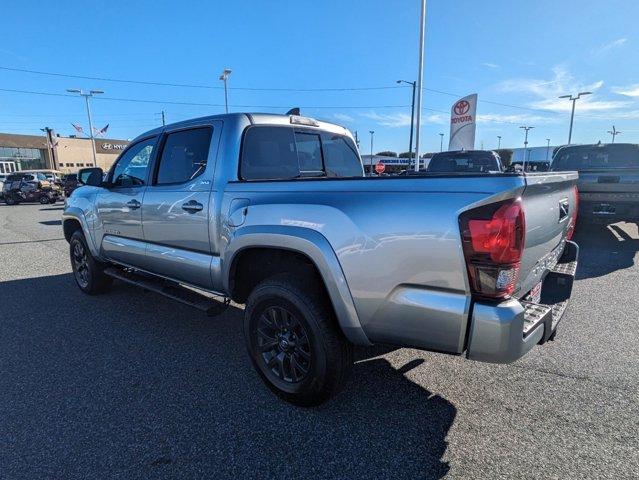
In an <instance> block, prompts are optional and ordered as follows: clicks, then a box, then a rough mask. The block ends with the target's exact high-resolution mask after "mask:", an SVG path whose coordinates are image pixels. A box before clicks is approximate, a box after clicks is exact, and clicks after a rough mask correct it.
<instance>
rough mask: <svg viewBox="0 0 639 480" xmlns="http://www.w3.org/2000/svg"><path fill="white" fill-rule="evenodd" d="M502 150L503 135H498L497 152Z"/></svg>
mask: <svg viewBox="0 0 639 480" xmlns="http://www.w3.org/2000/svg"><path fill="white" fill-rule="evenodd" d="M500 148H501V135H497V150H499V149H500Z"/></svg>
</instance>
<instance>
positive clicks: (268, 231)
mask: <svg viewBox="0 0 639 480" xmlns="http://www.w3.org/2000/svg"><path fill="white" fill-rule="evenodd" d="M269 247H271V248H280V249H284V250H291V251H294V252H298V253H300V254H302V255H305V256H307V257H308V258H309V259H310V260H311V261H312V262H313V263H314V264H315V266H316V267H317V269H318V270H319V273H320V275H321V276H322V280H323V281H324V284H325V285H326V290H327V291H328V295H329V297H330V299H331V303H332V304H333V307H334V309H335V313H336V315H337V320H338V322H339V325H340V327H341V329H342V331H343V332H344V335H346V337H347V338H348V339H349V340H350V341H351V342H352V343H355V344H357V345H371V342H370V341H369V340H368V337H367V336H366V334H365V333H364V330H363V329H362V326H361V324H360V322H359V317H358V315H357V311H356V310H355V304H354V303H353V297H352V295H351V292H350V289H349V288H348V284H347V283H346V278H345V277H344V272H343V271H342V267H341V266H340V263H339V261H338V259H337V255H335V252H334V251H333V248H332V247H331V245H330V243H329V242H328V240H327V239H326V237H324V236H323V235H322V234H321V233H319V232H317V231H316V230H311V229H308V228H304V227H296V226H286V225H253V226H246V227H243V228H239V229H238V230H236V231H235V233H234V235H233V237H232V238H231V239H230V242H229V244H228V247H227V248H226V250H225V252H224V255H223V257H222V281H223V287H224V291H227V292H228V291H230V269H231V265H233V260H234V259H235V257H236V255H237V254H238V253H240V252H241V251H242V250H245V249H247V248H269Z"/></svg>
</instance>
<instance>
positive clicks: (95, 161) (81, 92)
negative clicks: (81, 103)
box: [67, 88, 104, 167]
mask: <svg viewBox="0 0 639 480" xmlns="http://www.w3.org/2000/svg"><path fill="white" fill-rule="evenodd" d="M67 92H69V93H77V94H78V95H80V96H81V97H84V100H85V101H86V104H87V117H89V136H90V138H91V148H92V150H93V166H94V167H96V166H97V165H98V157H97V155H96V153H95V137H94V136H93V121H92V119H91V107H90V106H89V98H90V97H93V96H94V95H97V94H100V93H104V91H102V90H89V91H88V92H85V91H84V90H79V89H77V88H67Z"/></svg>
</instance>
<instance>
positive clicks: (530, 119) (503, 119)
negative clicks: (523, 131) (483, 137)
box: [477, 113, 560, 125]
mask: <svg viewBox="0 0 639 480" xmlns="http://www.w3.org/2000/svg"><path fill="white" fill-rule="evenodd" d="M559 121H560V119H559V118H555V117H544V116H542V115H528V114H514V115H503V114H501V113H483V114H481V113H480V114H478V115H477V123H513V124H519V125H523V124H531V123H532V124H535V123H537V124H541V123H545V124H548V123H557V122H559Z"/></svg>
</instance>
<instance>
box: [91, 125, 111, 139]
mask: <svg viewBox="0 0 639 480" xmlns="http://www.w3.org/2000/svg"><path fill="white" fill-rule="evenodd" d="M108 129H109V124H108V123H107V124H106V126H105V127H103V128H101V129H100V130H98V129H97V128H95V127H93V135H95V136H96V137H104V135H105V134H106V132H107V130H108Z"/></svg>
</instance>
